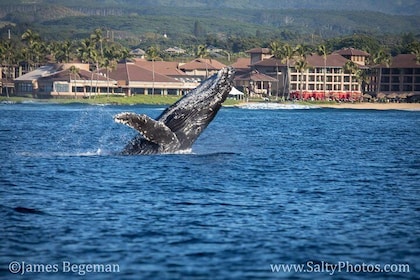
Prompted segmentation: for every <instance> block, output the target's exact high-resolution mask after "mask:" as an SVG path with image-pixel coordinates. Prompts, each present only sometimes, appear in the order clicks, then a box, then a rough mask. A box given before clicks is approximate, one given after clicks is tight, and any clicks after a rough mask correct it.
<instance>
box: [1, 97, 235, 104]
mask: <svg viewBox="0 0 420 280" xmlns="http://www.w3.org/2000/svg"><path fill="white" fill-rule="evenodd" d="M179 98H181V96H171V95H153V96H152V95H135V96H130V97H126V96H108V97H107V96H92V97H91V98H90V99H89V98H78V99H74V98H47V99H39V98H31V97H16V96H12V97H9V98H7V97H5V96H0V102H15V103H22V102H31V101H33V102H46V103H60V104H68V103H85V104H115V105H133V104H148V105H170V104H173V103H175V102H176V101H177V100H178V99H179ZM238 103H240V102H239V101H236V100H233V99H227V100H226V101H225V102H224V103H223V104H224V105H235V104H238Z"/></svg>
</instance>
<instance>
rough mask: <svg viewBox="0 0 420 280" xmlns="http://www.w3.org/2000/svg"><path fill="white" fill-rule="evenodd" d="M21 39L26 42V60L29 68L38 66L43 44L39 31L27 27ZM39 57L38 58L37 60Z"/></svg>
mask: <svg viewBox="0 0 420 280" xmlns="http://www.w3.org/2000/svg"><path fill="white" fill-rule="evenodd" d="M21 39H22V41H23V42H24V43H26V52H25V53H26V60H27V62H28V69H27V71H29V70H30V69H32V67H35V66H36V64H37V63H36V62H39V59H40V57H41V55H42V51H43V44H42V42H41V37H40V36H39V34H38V33H36V32H34V31H32V30H31V29H27V30H26V31H25V32H24V33H23V34H22V36H21ZM35 59H37V60H35Z"/></svg>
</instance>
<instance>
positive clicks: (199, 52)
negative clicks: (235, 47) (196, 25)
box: [195, 45, 211, 78]
mask: <svg viewBox="0 0 420 280" xmlns="http://www.w3.org/2000/svg"><path fill="white" fill-rule="evenodd" d="M195 56H196V57H199V58H208V57H210V53H209V51H208V50H207V47H206V46H205V45H198V46H197V48H196V50H195ZM210 62H211V60H210ZM204 63H205V64H206V78H208V76H209V68H208V64H207V62H206V61H204Z"/></svg>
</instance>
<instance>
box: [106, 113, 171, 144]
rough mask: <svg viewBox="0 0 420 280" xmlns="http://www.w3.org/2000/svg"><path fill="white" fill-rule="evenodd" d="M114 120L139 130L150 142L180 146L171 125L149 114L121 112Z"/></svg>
mask: <svg viewBox="0 0 420 280" xmlns="http://www.w3.org/2000/svg"><path fill="white" fill-rule="evenodd" d="M114 120H115V121H116V122H119V123H122V124H125V125H128V126H129V127H131V128H133V129H135V130H137V131H138V132H140V133H141V134H142V135H143V137H144V138H145V139H146V140H148V141H150V142H153V143H156V144H159V145H163V146H167V145H171V146H173V147H177V146H179V141H178V138H177V137H176V135H175V133H173V132H172V130H171V129H170V128H169V127H167V126H166V125H165V124H164V123H163V122H159V121H156V120H154V119H152V118H150V117H149V116H147V115H137V114H135V113H120V114H118V115H115V116H114Z"/></svg>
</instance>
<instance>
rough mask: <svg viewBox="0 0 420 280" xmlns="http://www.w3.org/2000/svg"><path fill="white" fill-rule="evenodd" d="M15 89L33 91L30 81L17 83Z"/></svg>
mask: <svg viewBox="0 0 420 280" xmlns="http://www.w3.org/2000/svg"><path fill="white" fill-rule="evenodd" d="M17 90H18V91H20V92H33V91H34V88H33V86H32V83H19V84H18V89H17Z"/></svg>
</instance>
